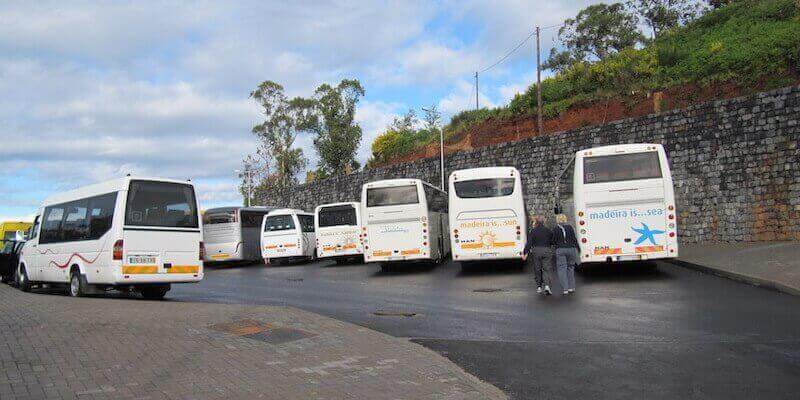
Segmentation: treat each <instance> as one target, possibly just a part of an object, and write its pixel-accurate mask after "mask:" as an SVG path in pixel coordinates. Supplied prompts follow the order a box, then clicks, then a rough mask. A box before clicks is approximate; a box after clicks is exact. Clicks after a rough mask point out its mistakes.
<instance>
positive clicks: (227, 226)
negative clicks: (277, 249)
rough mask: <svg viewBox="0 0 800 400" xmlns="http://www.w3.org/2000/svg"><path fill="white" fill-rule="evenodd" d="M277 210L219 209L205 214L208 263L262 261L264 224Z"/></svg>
mask: <svg viewBox="0 0 800 400" xmlns="http://www.w3.org/2000/svg"><path fill="white" fill-rule="evenodd" d="M274 209H275V207H219V208H211V209H208V210H207V211H206V212H205V213H203V243H205V246H206V259H205V261H219V262H227V261H256V260H260V259H261V249H260V246H259V241H260V240H261V223H262V222H263V220H264V216H265V215H267V213H269V212H270V210H274Z"/></svg>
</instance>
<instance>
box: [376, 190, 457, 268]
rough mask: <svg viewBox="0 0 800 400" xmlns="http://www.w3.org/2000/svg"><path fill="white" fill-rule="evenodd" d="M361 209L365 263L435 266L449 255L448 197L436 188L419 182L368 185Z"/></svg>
mask: <svg viewBox="0 0 800 400" xmlns="http://www.w3.org/2000/svg"><path fill="white" fill-rule="evenodd" d="M361 207H362V212H361V215H362V216H363V218H364V222H363V226H362V228H361V230H362V232H364V233H363V239H364V259H365V261H366V262H383V263H387V262H401V261H426V260H427V261H434V262H437V263H438V262H441V261H442V260H444V259H445V257H446V256H447V254H448V253H449V252H450V238H449V237H448V236H449V231H450V229H449V228H448V221H447V193H445V192H443V191H442V190H440V189H439V188H436V187H434V186H432V185H430V184H429V183H427V182H423V181H421V180H419V179H390V180H383V181H376V182H370V183H367V184H365V185H364V186H363V187H362V189H361ZM384 265H386V264H384Z"/></svg>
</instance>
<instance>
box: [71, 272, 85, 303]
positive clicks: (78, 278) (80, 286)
mask: <svg viewBox="0 0 800 400" xmlns="http://www.w3.org/2000/svg"><path fill="white" fill-rule="evenodd" d="M88 286H89V285H88V284H87V283H86V277H84V276H83V275H81V271H80V270H79V269H78V268H77V267H73V269H72V273H70V276H69V295H70V297H83V296H86V293H87V289H88Z"/></svg>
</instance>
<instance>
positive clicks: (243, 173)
mask: <svg viewBox="0 0 800 400" xmlns="http://www.w3.org/2000/svg"><path fill="white" fill-rule="evenodd" d="M234 172H236V173H237V174H239V175H241V176H244V178H245V179H246V182H247V207H250V196H251V191H252V189H251V184H252V181H253V172H255V171H253V170H251V169H250V167H249V166H245V169H244V171H242V170H238V169H237V170H235V171H234Z"/></svg>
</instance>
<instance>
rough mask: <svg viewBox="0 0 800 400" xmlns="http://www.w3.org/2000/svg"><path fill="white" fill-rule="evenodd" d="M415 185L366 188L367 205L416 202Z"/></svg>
mask: <svg viewBox="0 0 800 400" xmlns="http://www.w3.org/2000/svg"><path fill="white" fill-rule="evenodd" d="M417 203H419V196H418V195H417V185H407V186H393V187H382V188H373V189H367V207H379V206H398V205H402V204H417Z"/></svg>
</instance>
